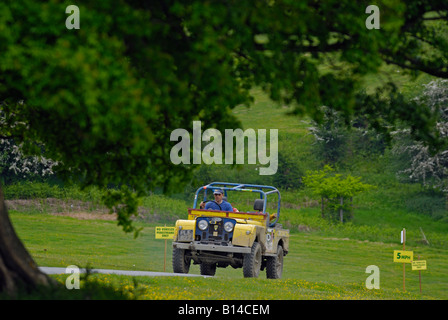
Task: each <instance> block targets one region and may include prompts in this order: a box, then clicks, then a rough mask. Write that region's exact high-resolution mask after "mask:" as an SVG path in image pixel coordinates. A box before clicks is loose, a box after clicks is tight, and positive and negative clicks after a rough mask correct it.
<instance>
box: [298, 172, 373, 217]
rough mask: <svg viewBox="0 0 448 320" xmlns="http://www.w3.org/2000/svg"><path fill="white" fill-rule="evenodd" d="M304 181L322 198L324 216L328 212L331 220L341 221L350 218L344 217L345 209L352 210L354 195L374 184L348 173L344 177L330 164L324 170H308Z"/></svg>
mask: <svg viewBox="0 0 448 320" xmlns="http://www.w3.org/2000/svg"><path fill="white" fill-rule="evenodd" d="M303 183H304V184H305V186H307V187H308V188H310V189H311V190H312V192H313V194H315V195H316V196H318V197H319V198H320V199H321V214H322V218H325V212H328V218H329V219H330V220H331V219H335V220H339V221H340V222H341V223H342V222H344V221H346V220H347V219H348V218H347V217H345V219H344V211H346V212H347V211H349V212H350V211H351V203H352V200H353V197H354V196H356V195H358V194H359V193H361V192H364V191H366V190H369V189H371V188H373V186H372V185H369V184H366V183H363V182H361V178H360V177H353V176H352V175H348V176H346V177H345V178H344V177H343V176H342V174H337V173H334V169H333V168H332V167H331V166H329V165H326V166H324V168H323V169H322V170H316V171H308V172H307V174H306V176H304V177H303ZM325 206H326V208H325Z"/></svg>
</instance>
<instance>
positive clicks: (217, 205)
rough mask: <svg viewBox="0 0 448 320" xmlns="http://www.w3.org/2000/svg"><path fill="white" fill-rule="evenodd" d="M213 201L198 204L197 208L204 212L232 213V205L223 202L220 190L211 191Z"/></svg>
mask: <svg viewBox="0 0 448 320" xmlns="http://www.w3.org/2000/svg"><path fill="white" fill-rule="evenodd" d="M213 196H214V197H215V200H214V201H209V202H207V203H205V202H204V201H202V202H201V203H200V204H199V208H201V209H205V210H220V211H233V208H232V205H231V204H230V203H228V202H227V201H225V200H223V198H222V197H223V196H224V192H223V191H222V190H221V189H215V190H214V191H213Z"/></svg>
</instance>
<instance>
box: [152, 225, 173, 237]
mask: <svg viewBox="0 0 448 320" xmlns="http://www.w3.org/2000/svg"><path fill="white" fill-rule="evenodd" d="M174 230H175V227H156V239H173V238H174Z"/></svg>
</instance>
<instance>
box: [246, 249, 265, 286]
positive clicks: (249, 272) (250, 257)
mask: <svg viewBox="0 0 448 320" xmlns="http://www.w3.org/2000/svg"><path fill="white" fill-rule="evenodd" d="M261 262H262V255H261V246H260V244H259V243H258V242H254V244H253V245H252V249H251V252H250V253H246V254H244V260H243V274H244V277H245V278H258V275H259V274H260V268H261Z"/></svg>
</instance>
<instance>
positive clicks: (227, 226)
mask: <svg viewBox="0 0 448 320" xmlns="http://www.w3.org/2000/svg"><path fill="white" fill-rule="evenodd" d="M224 230H226V231H227V232H232V230H233V223H232V222H230V221H228V222H226V223H224Z"/></svg>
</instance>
